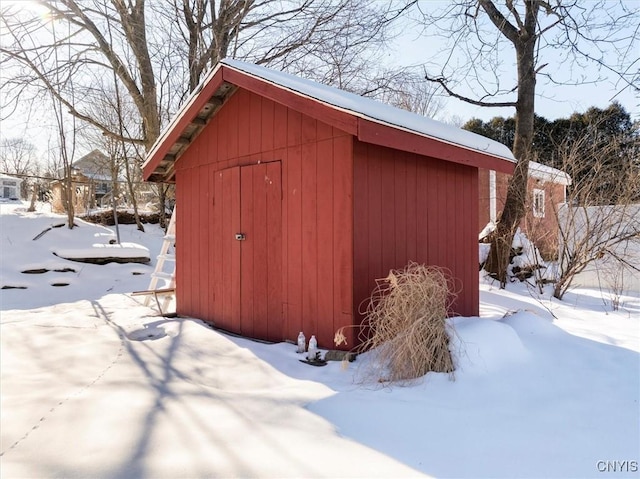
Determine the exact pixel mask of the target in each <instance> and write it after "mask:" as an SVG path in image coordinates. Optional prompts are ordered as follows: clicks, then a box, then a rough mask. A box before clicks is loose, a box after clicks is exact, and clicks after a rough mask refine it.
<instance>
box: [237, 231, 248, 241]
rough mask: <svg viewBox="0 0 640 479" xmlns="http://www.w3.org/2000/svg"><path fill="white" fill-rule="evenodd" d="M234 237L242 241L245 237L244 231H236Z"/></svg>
mask: <svg viewBox="0 0 640 479" xmlns="http://www.w3.org/2000/svg"><path fill="white" fill-rule="evenodd" d="M236 239H237V240H238V241H244V240H245V239H247V238H246V236H245V235H244V233H236Z"/></svg>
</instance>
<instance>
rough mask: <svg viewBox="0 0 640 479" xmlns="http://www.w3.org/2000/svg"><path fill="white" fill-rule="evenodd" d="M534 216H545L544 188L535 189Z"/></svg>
mask: <svg viewBox="0 0 640 479" xmlns="http://www.w3.org/2000/svg"><path fill="white" fill-rule="evenodd" d="M533 216H534V217H536V218H544V190H535V189H534V190H533Z"/></svg>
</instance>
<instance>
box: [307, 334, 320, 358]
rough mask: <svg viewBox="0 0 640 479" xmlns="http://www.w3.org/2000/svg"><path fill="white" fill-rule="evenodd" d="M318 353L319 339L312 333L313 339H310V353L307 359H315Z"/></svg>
mask: <svg viewBox="0 0 640 479" xmlns="http://www.w3.org/2000/svg"><path fill="white" fill-rule="evenodd" d="M317 355H318V341H317V340H316V337H315V336H314V335H311V339H310V340H309V354H308V355H307V359H308V360H309V361H315V360H316V359H317V358H316V356H317Z"/></svg>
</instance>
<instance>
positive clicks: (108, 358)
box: [0, 204, 640, 478]
mask: <svg viewBox="0 0 640 479" xmlns="http://www.w3.org/2000/svg"><path fill="white" fill-rule="evenodd" d="M25 208H26V207H25V206H24V205H23V206H20V205H18V206H16V205H13V204H0V246H1V254H2V257H1V260H2V261H1V265H0V283H1V285H0V287H4V286H14V287H15V286H21V287H26V289H3V290H0V339H1V348H0V354H1V357H0V368H1V370H0V372H1V378H0V381H1V382H0V385H1V395H2V403H1V409H0V421H1V423H0V455H1V456H0V461H1V462H0V474H1V476H2V477H3V478H14V477H30V478H32V477H78V478H85V477H96V478H164V477H167V478H174V477H394V478H395V477H426V476H432V477H580V478H586V477H616V478H622V477H640V472H638V467H639V465H638V462H639V460H640V457H639V451H640V430H639V427H640V407H639V404H638V399H639V396H640V299H639V298H637V297H624V298H622V307H621V308H620V310H618V311H611V307H610V304H608V303H607V301H606V298H605V299H603V298H602V297H601V293H600V292H599V291H591V290H583V289H576V290H574V291H572V292H571V293H569V294H567V300H566V301H564V302H558V301H555V300H553V301H550V300H549V299H539V298H534V297H533V296H532V295H531V294H529V292H528V291H527V289H526V288H525V287H524V286H523V285H521V284H518V285H515V284H514V285H509V288H508V290H507V291H501V290H499V289H498V288H496V287H494V286H492V285H490V284H483V285H482V292H481V300H482V305H481V310H482V311H481V316H482V318H455V319H453V320H451V324H452V325H453V326H454V327H455V330H456V334H455V336H454V340H453V343H452V346H453V350H454V351H455V354H456V363H457V370H456V373H455V381H451V380H450V379H449V378H448V376H447V375H444V374H428V375H427V376H426V377H425V378H423V379H421V380H420V381H418V382H417V383H416V384H414V385H412V386H405V387H400V386H394V387H381V386H379V385H362V384H359V383H358V382H357V378H358V377H359V376H358V371H359V368H361V367H363V365H364V364H366V361H367V358H366V356H365V357H360V358H359V359H358V360H357V361H356V362H355V363H353V364H351V365H350V367H349V368H348V369H346V370H345V369H343V368H342V367H341V364H340V363H329V365H328V366H326V367H310V366H308V365H305V364H303V363H301V362H299V361H298V359H299V358H300V356H299V355H297V354H296V353H295V346H293V345H291V344H287V343H282V344H273V345H271V344H264V343H258V342H253V341H249V340H246V339H241V338H236V337H232V336H228V335H224V334H221V333H219V332H217V331H214V330H212V329H211V328H209V327H207V326H206V325H205V324H204V323H202V322H201V321H199V320H197V319H191V318H176V319H165V318H161V317H159V316H157V313H156V311H154V310H153V309H150V308H147V307H144V306H143V305H142V299H141V298H140V297H131V296H130V295H128V294H126V293H128V292H131V291H135V290H141V289H146V287H147V285H148V282H149V274H150V272H151V271H152V268H153V265H140V264H135V265H132V264H109V265H105V266H97V265H89V264H82V263H76V262H71V261H68V260H63V259H60V258H58V257H56V256H54V255H53V254H52V253H51V252H52V251H55V250H56V249H57V248H66V249H80V248H83V247H86V246H90V245H92V244H94V243H96V242H100V241H102V240H106V239H107V238H110V236H109V235H111V231H112V230H113V228H103V227H99V226H94V225H89V224H87V223H83V222H80V223H79V228H76V229H74V230H72V231H69V230H67V229H65V228H54V229H52V230H50V231H48V232H47V233H46V234H45V235H43V236H42V237H41V238H39V239H38V240H35V241H33V240H32V238H33V237H34V236H36V235H37V234H38V233H39V232H41V231H42V230H44V229H45V228H47V227H48V226H50V225H51V224H55V223H58V222H61V221H62V220H63V219H62V217H60V216H56V215H52V214H51V213H48V212H46V211H39V212H37V213H26V212H25V211H24V209H25ZM96 235H97V236H96ZM105 235H106V236H105ZM161 236H162V233H161V231H159V230H158V228H157V227H149V228H148V232H147V233H139V232H137V231H136V230H135V227H131V226H125V227H122V237H123V238H122V240H123V241H126V242H131V243H137V244H140V245H143V246H145V247H147V248H148V249H149V250H150V252H151V256H152V257H154V256H155V254H157V252H158V251H159V249H160V244H161ZM97 240H100V241H97ZM105 242H106V241H105ZM26 269H47V270H48V271H47V272H45V273H41V274H24V273H21V271H24V270H26ZM56 269H57V270H60V271H55V270H56ZM66 269H73V272H72V271H66V272H62V271H65V270H66ZM53 283H68V286H64V287H61V286H58V287H56V286H51V285H52V284H53ZM554 316H555V318H556V319H554ZM292 339H293V338H292Z"/></svg>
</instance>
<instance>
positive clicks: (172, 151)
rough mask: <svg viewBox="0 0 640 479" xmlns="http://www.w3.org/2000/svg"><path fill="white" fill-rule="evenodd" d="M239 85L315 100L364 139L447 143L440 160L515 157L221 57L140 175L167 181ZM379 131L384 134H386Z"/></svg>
mask: <svg viewBox="0 0 640 479" xmlns="http://www.w3.org/2000/svg"><path fill="white" fill-rule="evenodd" d="M237 87H241V88H248V89H249V90H253V91H255V92H257V93H258V94H266V93H263V92H266V91H270V92H271V93H272V94H273V92H274V91H279V92H280V93H279V94H277V96H278V98H279V100H276V101H283V102H284V103H288V102H291V103H290V106H291V104H293V105H295V106H294V109H298V108H299V110H300V111H301V112H303V113H307V114H309V113H310V112H307V111H305V108H312V109H315V107H313V105H318V106H320V107H321V108H324V110H322V111H324V112H325V113H326V112H327V111H328V110H330V111H334V112H335V114H334V115H331V114H329V117H331V118H330V121H329V123H331V122H332V121H333V122H335V124H333V126H336V127H338V128H340V129H345V131H350V130H351V131H350V132H351V133H352V134H354V135H355V136H356V137H357V138H358V139H360V140H361V141H364V142H373V143H377V144H381V145H383V146H389V147H392V148H400V149H405V150H406V151H414V152H417V153H419V154H427V155H428V156H432V153H433V146H428V145H435V144H440V145H442V147H444V148H445V149H446V148H448V150H447V153H446V154H444V156H440V158H442V159H446V160H449V161H454V162H459V163H464V164H470V165H475V166H478V167H481V168H498V169H500V170H502V171H505V172H511V171H512V170H513V165H514V164H515V161H516V160H515V158H514V157H513V154H512V153H511V151H510V150H509V148H507V147H506V146H505V145H503V144H501V143H498V142H496V141H494V140H491V139H489V138H485V137H483V136H481V135H477V134H475V133H472V132H470V131H466V130H462V129H460V128H457V127H454V126H451V125H447V124H444V123H441V122H439V121H436V120H433V119H431V118H427V117H425V116H422V115H418V114H415V113H412V112H408V111H405V110H401V109H399V108H395V107H392V106H390V105H386V104H384V103H381V102H379V101H376V100H373V99H371V98H365V97H361V96H359V95H356V94H353V93H349V92H346V91H344V90H340V89H338V88H335V87H331V86H327V85H323V84H320V83H317V82H314V81H311V80H307V79H304V78H300V77H297V76H294V75H291V74H288V73H284V72H279V71H276V70H271V69H269V68H265V67H262V66H259V65H254V64H250V63H245V62H241V61H238V60H232V59H224V60H222V61H221V62H220V63H218V65H216V67H215V68H214V69H213V70H212V71H211V72H209V74H208V75H207V76H206V77H205V78H204V79H203V80H202V81H201V82H200V85H198V87H197V88H196V90H195V91H194V92H193V93H192V94H191V96H190V97H189V98H188V99H187V101H186V102H185V104H184V105H183V106H182V107H181V109H180V111H179V112H178V114H176V115H175V116H174V118H173V119H172V121H171V122H170V123H169V125H167V127H166V128H165V129H164V131H163V132H162V133H161V135H160V136H159V138H158V140H157V141H156V143H155V144H154V145H153V147H152V149H151V150H150V151H149V153H148V154H147V159H146V161H145V162H144V164H143V173H144V175H143V176H144V178H145V179H147V180H151V181H167V180H170V179H171V178H172V177H173V174H174V166H175V161H176V160H177V159H178V158H179V157H180V156H181V155H182V153H183V152H184V151H185V150H186V148H187V147H188V145H189V144H190V143H191V142H192V141H193V140H194V139H195V137H197V135H198V134H199V133H200V132H201V131H202V130H203V129H204V125H206V124H207V122H208V121H209V119H210V118H212V117H213V116H214V115H215V114H216V112H217V111H218V110H219V109H220V108H221V107H222V105H223V104H224V102H225V101H226V100H227V98H229V97H230V96H231V95H232V94H233V92H234V91H235V89H236V88H237ZM274 89H275V90H274ZM282 95H284V96H282ZM266 96H267V97H268V96H269V95H268V94H266ZM292 97H297V98H299V99H300V101H295V100H293V101H292V100H291V98H292ZM272 99H273V98H272ZM301 102H302V103H301ZM300 105H304V106H302V107H301V106H300ZM315 111H316V112H317V111H318V110H315ZM311 116H313V113H312V114H311ZM349 118H350V119H349ZM341 122H342V123H341ZM354 125H357V126H355V128H356V130H353V127H354ZM372 125H378V127H376V126H373V127H372ZM381 129H382V130H381ZM384 129H386V130H384ZM383 130H384V131H386V132H390V131H396V132H398V134H399V135H405V136H404V137H403V136H397V135H396V137H395V139H392V140H389V141H390V143H385V142H384V141H382V140H380V133H381V131H383ZM406 135H413V138H422V139H423V143H420V144H419V145H418V146H416V144H415V142H413V144H412V145H411V146H407V144H406V142H407V141H409V142H411V141H410V138H409V137H407V136H406ZM382 136H385V137H386V138H387V139H388V134H387V135H382ZM429 142H431V143H429ZM433 142H435V143H433ZM446 145H449V146H446ZM452 147H453V148H464V149H466V150H468V151H469V152H470V153H472V154H473V155H480V156H474V157H473V159H471V158H466V157H465V155H460V154H452V151H453V150H451V148H452ZM425 148H426V149H425ZM479 158H480V159H479ZM507 165H510V166H507Z"/></svg>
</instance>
